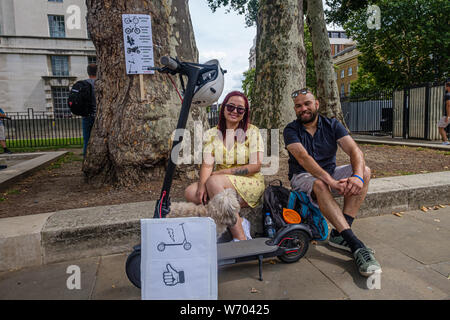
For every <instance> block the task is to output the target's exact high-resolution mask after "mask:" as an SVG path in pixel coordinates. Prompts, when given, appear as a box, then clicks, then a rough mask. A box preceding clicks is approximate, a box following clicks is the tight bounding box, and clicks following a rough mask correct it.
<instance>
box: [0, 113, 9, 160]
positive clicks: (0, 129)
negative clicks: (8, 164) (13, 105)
mask: <svg viewBox="0 0 450 320" xmlns="http://www.w3.org/2000/svg"><path fill="white" fill-rule="evenodd" d="M6 118H7V116H6V114H5V112H4V111H3V110H2V109H1V108H0V145H1V146H2V148H3V152H4V153H8V154H11V153H12V152H11V150H9V149H8V148H7V147H6V136H5V124H4V123H3V121H4V119H6Z"/></svg>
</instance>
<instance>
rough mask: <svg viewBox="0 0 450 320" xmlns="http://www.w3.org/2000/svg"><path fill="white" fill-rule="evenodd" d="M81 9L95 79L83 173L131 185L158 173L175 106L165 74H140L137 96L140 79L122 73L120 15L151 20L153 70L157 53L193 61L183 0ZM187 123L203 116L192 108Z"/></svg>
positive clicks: (96, 2)
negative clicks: (93, 56) (94, 109)
mask: <svg viewBox="0 0 450 320" xmlns="http://www.w3.org/2000/svg"><path fill="white" fill-rule="evenodd" d="M86 4H87V8H88V14H87V21H88V29H89V30H90V35H91V38H92V41H93V43H94V45H95V47H96V51H97V64H98V77H97V79H98V80H97V82H96V99H97V116H96V120H95V124H94V127H93V130H92V133H91V138H90V141H89V145H88V149H87V155H86V157H85V160H84V162H83V171H84V174H85V176H86V178H87V181H88V182H91V183H101V184H113V185H116V186H124V187H132V186H133V185H135V184H138V183H141V182H143V181H146V180H147V179H148V178H150V177H154V176H155V175H159V176H161V175H162V173H163V171H164V165H165V164H166V162H167V159H168V156H169V153H170V150H169V147H170V143H169V140H170V136H171V134H172V132H173V131H174V130H175V128H176V124H177V121H178V116H179V111H180V106H181V102H180V99H179V97H178V95H177V93H176V91H175V89H174V88H173V87H172V85H171V83H170V82H169V80H168V78H167V76H166V75H161V74H158V73H156V74H154V75H144V76H143V77H144V89H145V96H144V99H141V91H140V80H139V75H127V74H126V64H125V53H124V43H123V33H122V14H149V15H150V16H151V21H152V35H153V45H154V60H155V64H156V66H158V65H159V59H160V57H161V56H164V55H170V56H172V57H178V58H179V59H180V60H185V61H193V62H197V61H198V50H197V47H196V44H195V39H194V33H193V28H192V23H191V19H190V14H189V6H188V0H151V1H150V0H114V1H113V0H86ZM175 80H176V81H177V84H178V87H179V88H180V85H179V82H178V80H177V79H175ZM189 119H190V121H189V122H188V126H192V120H200V121H202V120H205V112H204V111H203V110H201V109H197V108H194V107H193V108H191V117H190V118H189ZM204 123H206V121H205V122H204ZM192 127H193V126H192Z"/></svg>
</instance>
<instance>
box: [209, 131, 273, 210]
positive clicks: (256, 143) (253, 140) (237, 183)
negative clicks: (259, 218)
mask: <svg viewBox="0 0 450 320" xmlns="http://www.w3.org/2000/svg"><path fill="white" fill-rule="evenodd" d="M238 131H239V130H238ZM241 131H242V130H241ZM242 132H243V131H242ZM237 135H238V134H237ZM257 152H264V141H263V139H262V136H261V133H260V132H259V129H258V128H257V127H256V126H254V125H252V124H250V125H249V127H248V129H247V132H246V135H245V141H242V139H241V140H240V139H239V138H238V139H237V141H235V142H234V145H233V147H232V148H230V149H227V147H226V146H225V145H224V142H223V139H222V133H221V132H220V131H219V129H218V128H217V127H214V128H212V129H210V130H208V131H207V132H206V133H205V139H204V144H203V153H210V154H211V155H212V156H213V157H214V162H215V166H216V170H223V169H230V168H235V167H239V166H244V165H247V164H249V163H250V155H252V154H255V153H257ZM226 176H227V177H228V178H229V179H230V181H231V183H232V184H233V186H234V188H235V189H236V191H237V192H238V193H239V195H240V196H241V197H242V199H244V201H245V202H246V203H247V204H248V205H249V206H250V207H252V208H254V207H256V206H258V205H259V204H260V203H261V200H262V199H261V198H262V197H261V196H262V194H263V193H264V188H265V186H264V177H263V175H262V174H261V173H260V172H258V173H256V174H254V175H251V176H237V175H230V174H227V175H226Z"/></svg>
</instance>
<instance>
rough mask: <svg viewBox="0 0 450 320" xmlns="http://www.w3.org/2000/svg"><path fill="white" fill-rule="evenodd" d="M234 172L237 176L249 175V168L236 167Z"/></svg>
mask: <svg viewBox="0 0 450 320" xmlns="http://www.w3.org/2000/svg"><path fill="white" fill-rule="evenodd" d="M233 174H234V175H236V176H246V175H248V169H236V170H234V171H233Z"/></svg>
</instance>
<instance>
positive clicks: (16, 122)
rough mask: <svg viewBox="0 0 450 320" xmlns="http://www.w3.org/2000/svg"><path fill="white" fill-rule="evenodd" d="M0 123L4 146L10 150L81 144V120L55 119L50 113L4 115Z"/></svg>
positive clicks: (31, 110) (30, 112) (70, 118)
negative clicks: (3, 132)
mask: <svg viewBox="0 0 450 320" xmlns="http://www.w3.org/2000/svg"><path fill="white" fill-rule="evenodd" d="M6 115H7V117H9V118H10V120H3V123H4V126H5V135H6V142H7V145H8V146H9V147H11V148H26V147H31V148H34V147H52V146H65V145H82V144H83V130H82V124H81V121H82V118H81V117H78V116H72V115H68V116H67V117H64V118H56V117H55V115H54V113H53V112H35V111H33V109H32V108H29V109H28V111H27V112H7V113H6Z"/></svg>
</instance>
